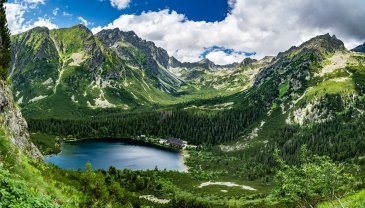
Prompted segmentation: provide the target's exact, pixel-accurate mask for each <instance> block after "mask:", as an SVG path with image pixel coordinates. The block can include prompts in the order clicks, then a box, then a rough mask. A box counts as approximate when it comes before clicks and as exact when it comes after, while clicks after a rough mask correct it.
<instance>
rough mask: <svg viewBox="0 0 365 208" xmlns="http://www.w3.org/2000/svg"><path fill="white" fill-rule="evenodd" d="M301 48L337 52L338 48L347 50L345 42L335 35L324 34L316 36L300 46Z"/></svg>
mask: <svg viewBox="0 0 365 208" xmlns="http://www.w3.org/2000/svg"><path fill="white" fill-rule="evenodd" d="M299 48H308V49H317V50H320V51H323V50H324V51H326V52H330V53H332V52H335V51H336V50H345V49H346V48H345V45H344V43H343V42H342V41H341V40H339V39H337V37H336V36H335V35H332V36H331V35H330V34H328V33H327V34H324V35H319V36H316V37H314V38H312V39H310V40H308V41H306V42H304V43H303V44H302V45H300V46H299Z"/></svg>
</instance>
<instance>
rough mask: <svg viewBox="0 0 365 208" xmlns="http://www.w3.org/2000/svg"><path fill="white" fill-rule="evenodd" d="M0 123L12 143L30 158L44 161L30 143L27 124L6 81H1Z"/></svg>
mask: <svg viewBox="0 0 365 208" xmlns="http://www.w3.org/2000/svg"><path fill="white" fill-rule="evenodd" d="M0 122H1V123H2V126H3V127H4V128H5V130H6V131H7V133H8V134H9V136H10V138H9V139H10V142H11V143H13V144H14V145H15V146H17V147H18V148H19V149H20V150H21V151H22V152H24V153H25V154H26V155H27V156H28V157H30V158H33V159H35V160H42V159H43V155H42V154H41V152H40V151H39V150H38V148H37V147H36V146H35V145H34V144H33V143H32V142H31V141H30V137H29V133H28V130H27V127H28V125H27V122H26V121H25V119H24V118H23V116H22V114H21V112H20V110H19V109H18V107H17V106H16V105H15V103H14V101H13V97H12V93H11V90H10V87H9V86H8V84H7V83H6V82H5V81H0Z"/></svg>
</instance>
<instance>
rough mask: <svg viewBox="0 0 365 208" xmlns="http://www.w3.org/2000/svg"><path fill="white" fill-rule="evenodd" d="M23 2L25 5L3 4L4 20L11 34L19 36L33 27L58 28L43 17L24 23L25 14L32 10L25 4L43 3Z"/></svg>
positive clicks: (34, 1)
mask: <svg viewBox="0 0 365 208" xmlns="http://www.w3.org/2000/svg"><path fill="white" fill-rule="evenodd" d="M24 2H25V3H26V4H24V3H23V4H20V3H5V12H6V18H7V21H8V27H9V29H10V32H11V34H13V35H15V34H19V33H21V32H24V31H26V30H29V29H31V28H34V27H48V28H49V29H55V28H58V26H57V25H56V24H54V23H52V22H51V20H50V19H48V18H45V17H38V18H37V19H36V20H34V21H26V20H25V17H24V15H25V13H26V12H29V11H32V10H33V9H34V7H33V6H32V5H29V4H27V3H37V2H39V3H42V2H43V1H40V0H26V1H24Z"/></svg>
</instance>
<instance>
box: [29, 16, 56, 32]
mask: <svg viewBox="0 0 365 208" xmlns="http://www.w3.org/2000/svg"><path fill="white" fill-rule="evenodd" d="M34 27H47V28H48V29H50V30H52V29H57V28H58V26H57V25H56V24H54V23H52V22H51V20H50V19H46V18H43V17H39V18H38V20H37V21H35V22H34V23H33V24H31V25H29V26H28V28H27V29H31V28H34Z"/></svg>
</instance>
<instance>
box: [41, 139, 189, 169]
mask: <svg viewBox="0 0 365 208" xmlns="http://www.w3.org/2000/svg"><path fill="white" fill-rule="evenodd" d="M61 150H62V151H61V152H60V153H59V154H57V155H49V156H46V157H45V161H46V162H47V163H53V164H55V165H57V166H58V167H60V168H63V169H84V168H85V163H87V162H91V164H92V167H93V169H108V168H109V167H110V166H114V167H116V168H118V169H124V168H128V169H132V170H147V169H150V170H152V169H154V168H155V167H156V166H157V168H158V169H159V170H163V169H167V170H178V171H185V170H186V166H185V165H184V162H183V157H182V155H181V153H179V152H173V151H168V150H164V149H160V148H156V147H153V146H149V145H144V144H141V143H135V142H126V141H107V140H82V141H77V142H64V143H63V144H62V147H61Z"/></svg>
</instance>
